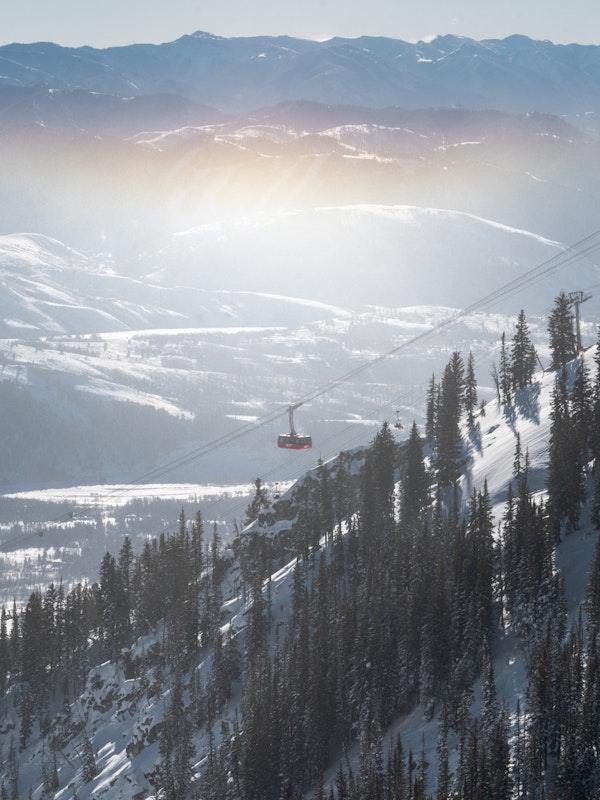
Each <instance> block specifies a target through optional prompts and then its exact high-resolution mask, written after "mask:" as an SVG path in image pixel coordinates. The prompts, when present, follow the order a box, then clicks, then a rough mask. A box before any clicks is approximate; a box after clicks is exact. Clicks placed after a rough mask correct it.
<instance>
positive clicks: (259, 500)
mask: <svg viewBox="0 0 600 800" xmlns="http://www.w3.org/2000/svg"><path fill="white" fill-rule="evenodd" d="M270 505H271V501H270V500H269V496H268V494H267V490H266V488H265V486H264V485H263V482H262V480H261V479H260V478H256V480H255V481H254V497H253V498H252V501H251V502H250V504H249V506H248V508H247V509H246V517H245V519H244V522H243V525H244V527H246V526H247V525H250V523H252V522H254V521H255V520H258V521H259V523H260V517H261V514H262V513H263V512H264V511H266V509H268V508H269V507H270Z"/></svg>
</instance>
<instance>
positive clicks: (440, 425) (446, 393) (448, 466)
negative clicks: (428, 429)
mask: <svg viewBox="0 0 600 800" xmlns="http://www.w3.org/2000/svg"><path fill="white" fill-rule="evenodd" d="M463 398H464V365H463V363H462V359H461V357H460V353H458V352H456V351H455V352H454V353H453V355H452V358H451V360H450V362H449V363H448V364H447V366H446V368H445V370H444V375H443V378H442V385H441V391H440V402H439V411H438V420H437V426H436V459H435V461H436V467H437V471H438V479H439V482H440V484H441V485H442V486H448V485H450V484H451V483H453V482H454V480H455V479H456V477H457V474H458V468H459V462H460V430H459V422H460V412H461V408H462V404H463Z"/></svg>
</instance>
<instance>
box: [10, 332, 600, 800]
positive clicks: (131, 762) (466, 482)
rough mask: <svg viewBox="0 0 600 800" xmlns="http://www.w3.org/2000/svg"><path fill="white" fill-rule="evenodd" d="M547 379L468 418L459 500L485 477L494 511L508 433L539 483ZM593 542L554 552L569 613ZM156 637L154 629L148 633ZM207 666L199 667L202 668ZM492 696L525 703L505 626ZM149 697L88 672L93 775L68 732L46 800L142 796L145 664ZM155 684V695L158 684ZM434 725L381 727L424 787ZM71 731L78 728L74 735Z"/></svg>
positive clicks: (149, 761)
mask: <svg viewBox="0 0 600 800" xmlns="http://www.w3.org/2000/svg"><path fill="white" fill-rule="evenodd" d="M593 356H594V348H592V349H591V350H590V351H588V352H587V353H586V354H585V356H584V357H585V358H586V359H587V360H590V363H591V359H592V358H593ZM553 381H554V376H553V375H550V374H548V375H542V374H540V375H538V376H537V377H536V380H535V381H534V384H533V385H532V387H531V388H529V389H526V390H524V391H523V392H522V393H521V395H520V396H519V398H518V399H517V400H516V402H515V403H514V404H513V405H511V406H508V407H502V406H500V405H499V404H497V403H495V402H494V401H492V402H489V403H488V404H487V409H486V414H485V416H484V417H480V418H479V419H478V421H477V426H476V427H477V433H478V436H475V437H473V438H474V439H475V441H477V445H476V446H473V447H472V449H471V452H470V458H469V460H468V462H467V465H466V468H465V475H464V478H463V479H462V486H463V490H464V494H463V500H464V501H465V502H466V500H467V499H468V495H469V493H470V492H471V491H472V490H473V489H474V488H477V489H481V488H482V487H483V482H484V480H487V481H488V487H489V489H490V492H491V495H492V499H493V501H494V503H495V507H496V512H497V514H499V513H501V504H502V502H503V499H504V491H505V487H506V485H507V483H508V481H509V480H510V476H511V473H512V462H513V452H514V445H515V440H516V435H517V433H518V434H519V435H520V437H521V443H522V446H523V448H524V449H528V450H529V454H530V457H531V462H532V467H533V470H532V476H533V479H534V481H535V483H536V486H535V487H534V488H537V489H539V490H542V489H543V482H544V478H543V471H544V469H545V463H546V454H545V447H546V442H547V440H548V435H549V399H550V393H551V391H552V386H553ZM596 538H597V533H594V532H592V531H591V530H590V529H589V527H588V525H587V524H586V523H584V525H583V526H582V528H581V530H580V531H579V532H578V533H576V534H573V535H571V536H570V537H568V538H567V540H566V541H565V542H563V544H562V545H560V547H559V550H558V563H559V565H560V567H561V568H562V569H563V570H564V574H565V579H566V587H567V598H568V601H569V606H570V610H571V613H573V614H574V613H576V610H577V608H578V606H579V604H580V603H581V601H582V600H583V596H584V589H585V582H586V573H587V565H588V564H589V559H590V556H591V553H592V550H593V547H594V544H595V541H596ZM292 570H293V561H292V562H290V563H289V564H288V565H286V566H285V567H283V568H282V569H281V570H279V571H278V572H277V573H276V574H274V575H273V576H272V579H271V582H270V587H269V591H270V593H271V594H272V597H273V599H274V602H273V613H274V614H275V622H279V624H285V620H286V617H287V609H288V604H289V601H290V591H291V585H292ZM232 577H233V576H230V578H229V579H228V580H227V581H226V583H225V587H226V595H225V604H224V611H225V614H226V617H225V624H226V625H229V624H231V625H232V626H233V629H234V630H240V629H243V627H244V626H245V613H246V611H247V606H245V604H244V603H243V601H242V598H241V597H239V596H238V595H237V594H236V590H235V582H232ZM155 636H157V637H159V638H160V636H161V631H160V630H158V631H156V632H155ZM152 643H153V636H148V637H146V638H145V639H144V640H143V641H140V642H139V643H138V646H137V647H138V651H140V652H141V651H142V650H143V651H150V650H151V648H152ZM208 661H209V660H208V659H207V662H205V664H204V665H203V667H202V668H201V673H202V674H203V676H204V674H205V673H204V670H205V669H208V666H209V664H208ZM494 667H495V674H496V683H497V688H498V693H499V697H500V699H501V700H506V701H507V702H508V704H509V707H510V709H511V711H512V712H514V709H515V705H516V702H517V699H519V700H520V701H521V703H523V701H524V699H525V677H524V676H525V672H524V666H523V661H522V657H521V656H520V655H519V652H518V651H517V649H516V646H515V642H514V640H513V638H512V637H511V635H510V632H509V633H508V634H506V635H504V636H501V637H500V640H499V642H498V647H497V649H496V661H495V664H494ZM148 679H149V682H150V686H151V694H150V697H149V693H148V688H147V682H146V683H144V682H142V681H140V680H138V679H135V680H126V679H125V676H124V674H123V672H122V670H121V669H120V668H118V667H115V666H114V665H112V664H109V663H106V664H104V665H101V666H100V667H96V668H94V669H92V670H91V671H90V675H89V680H88V685H87V688H86V690H85V691H84V693H83V694H82V695H81V697H79V698H78V699H77V700H76V701H75V706H76V710H77V714H78V715H79V717H80V719H81V720H82V721H84V720H85V732H86V735H87V736H89V737H90V740H91V742H92V746H93V749H94V751H95V753H96V762H97V766H98V775H97V776H96V778H94V779H93V780H92V781H91V782H89V783H83V782H82V757H81V753H80V752H79V750H78V746H77V741H78V739H77V737H75V738H74V739H73V740H72V742H71V743H69V744H68V745H67V747H66V748H64V749H63V750H61V753H60V759H59V764H60V768H59V780H60V784H61V787H62V788H60V789H59V790H58V791H56V793H54V794H50V795H46V796H50V797H54V798H55V800H59V798H60V800H63V799H64V798H70V797H71V796H72V792H73V789H74V788H75V787H76V791H77V796H78V797H79V798H80V800H88V798H92V797H93V798H96V800H99V798H112V797H120V798H123V800H134V798H138V797H140V796H142V793H144V795H143V796H151V789H150V787H149V784H148V776H149V774H150V773H151V771H152V769H153V766H154V763H155V761H156V759H157V758H158V744H157V735H158V732H159V730H160V725H161V722H162V718H163V714H164V708H165V704H166V703H167V702H168V700H169V692H170V687H169V684H168V683H167V684H166V685H165V684H160V683H156V681H157V676H155V675H154V674H153V672H152V670H151V671H150V673H149V676H148ZM159 686H160V689H159V690H158V691H156V690H157V688H158V687H159ZM236 702H237V698H236V695H235V694H234V696H233V698H232V701H231V703H230V705H229V706H228V707H226V708H225V709H224V710H223V712H222V714H221V716H220V718H219V719H218V720H217V721H216V723H215V727H214V731H215V736H216V737H217V741H218V738H219V736H220V735H221V734H220V730H221V729H222V727H221V720H225V721H229V722H231V720H232V718H233V715H234V714H235V707H236ZM478 703H479V699H478V691H477V687H476V692H475V699H474V706H473V712H474V713H476V712H477V708H478ZM437 725H438V722H437V719H436V718H434V719H432V720H430V719H428V718H427V717H426V715H425V714H424V711H423V709H421V708H417V709H416V710H415V711H414V712H413V713H411V714H410V715H408V716H407V717H405V718H403V719H399V720H397V721H396V722H395V723H394V725H393V726H392V728H391V729H390V730H389V731H386V732H385V736H386V740H387V737H389V736H390V735H394V734H395V733H396V732H400V733H401V735H402V739H403V743H404V747H405V750H406V751H408V749H409V748H411V749H412V750H413V752H415V753H416V752H420V750H421V748H422V747H423V746H424V748H425V752H426V755H427V758H428V761H429V780H430V788H431V786H432V784H433V783H434V782H435V775H436V770H437V755H436V746H437V737H438V728H437ZM78 735H79V734H78ZM194 745H195V749H196V760H195V766H194V769H195V771H196V773H200V772H201V770H202V769H203V767H204V766H205V757H206V754H207V752H208V747H209V740H208V737H207V736H206V734H205V733H204V732H200V733H198V734H197V735H196V736H195V739H194ZM42 746H43V745H42V743H41V742H39V743H34V744H32V745H31V746H29V747H28V748H27V749H26V750H25V751H24V752H23V753H22V754H21V755H20V763H21V769H20V787H21V789H22V791H27V789H28V787H29V786H31V787H32V790H33V794H32V796H33V797H34V798H36V800H37V798H38V797H41V787H40V773H39V767H40V764H41V763H42V760H43V750H42ZM356 757H357V752H356V748H353V749H352V750H351V751H350V752H349V753H348V754H347V758H349V759H350V762H351V763H353V762H354V759H355V758H356ZM336 767H337V765H336V764H332V766H331V769H330V770H329V771H328V773H327V774H326V775H325V780H326V783H328V782H330V781H333V779H334V775H335V771H336Z"/></svg>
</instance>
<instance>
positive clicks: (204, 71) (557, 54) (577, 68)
mask: <svg viewBox="0 0 600 800" xmlns="http://www.w3.org/2000/svg"><path fill="white" fill-rule="evenodd" d="M0 65H1V72H2V82H3V84H4V85H5V86H9V87H11V86H23V87H31V86H44V87H46V88H47V89H48V90H50V91H56V90H60V91H73V90H82V89H84V90H86V91H89V92H97V93H101V94H102V93H103V94H108V95H119V96H121V97H132V96H139V95H153V94H160V93H168V94H177V95H181V96H183V97H185V98H187V99H188V100H191V101H193V102H195V103H202V104H205V105H209V106H214V107H217V108H221V109H223V110H235V111H239V110H249V109H252V108H257V107H260V106H265V105H273V104H275V103H278V102H281V101H287V100H296V99H297V100H313V101H317V102H320V103H326V104H331V103H335V104H339V103H343V104H350V105H361V106H369V107H378V108H383V107H386V106H400V107H405V108H423V107H439V106H445V107H456V108H480V109H481V108H485V109H487V108H496V109H502V110H505V111H513V112H519V113H522V112H528V111H534V110H535V111H543V112H547V113H553V114H568V115H570V116H572V117H575V116H577V115H584V114H587V113H595V112H597V111H598V92H597V83H598V79H599V76H600V48H598V47H593V46H585V47H584V46H581V45H577V44H572V45H554V44H552V43H551V42H548V41H534V40H531V39H528V38H527V37H524V36H511V37H508V38H507V39H503V40H484V41H481V42H478V41H475V40H472V39H467V38H463V37H458V36H439V37H437V38H435V39H434V40H432V41H430V42H422V41H421V42H417V43H416V44H412V43H408V42H403V41H400V40H394V39H387V38H383V37H382V38H376V37H360V38H357V39H341V38H334V39H330V40H328V41H325V42H315V41H308V40H302V39H294V38H291V37H285V36H282V37H264V36H257V37H250V38H229V39H228V38H223V37H219V36H214V35H211V34H208V33H204V32H197V33H195V34H193V35H190V36H184V37H182V38H181V39H178V40H177V41H174V42H169V43H165V44H162V45H147V44H133V45H130V46H126V47H117V48H107V49H105V50H95V49H94V48H91V47H81V48H76V49H73V48H63V47H59V46H57V45H54V44H51V43H37V44H11V45H5V46H4V47H2V48H0Z"/></svg>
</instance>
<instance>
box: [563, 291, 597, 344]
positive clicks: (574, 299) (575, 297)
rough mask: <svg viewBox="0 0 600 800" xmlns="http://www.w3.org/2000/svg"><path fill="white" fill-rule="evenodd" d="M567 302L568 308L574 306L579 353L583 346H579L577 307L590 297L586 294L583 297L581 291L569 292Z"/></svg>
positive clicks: (579, 333)
mask: <svg viewBox="0 0 600 800" xmlns="http://www.w3.org/2000/svg"><path fill="white" fill-rule="evenodd" d="M567 297H568V300H569V305H570V306H575V331H576V334H577V352H578V353H581V351H582V350H583V345H582V344H581V323H580V321H579V306H580V305H581V304H582V303H585V301H586V300H590V299H591V297H592V295H591V294H588V295H585V296H584V293H583V292H581V291H577V292H569V294H568V295H567Z"/></svg>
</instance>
